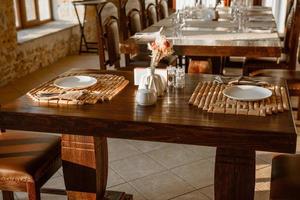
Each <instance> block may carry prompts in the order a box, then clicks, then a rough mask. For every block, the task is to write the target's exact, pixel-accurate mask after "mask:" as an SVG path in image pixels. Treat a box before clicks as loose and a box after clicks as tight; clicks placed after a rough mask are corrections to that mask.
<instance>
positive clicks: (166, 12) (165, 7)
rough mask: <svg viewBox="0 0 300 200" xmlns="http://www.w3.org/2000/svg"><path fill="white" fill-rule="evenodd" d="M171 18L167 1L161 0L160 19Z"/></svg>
mask: <svg viewBox="0 0 300 200" xmlns="http://www.w3.org/2000/svg"><path fill="white" fill-rule="evenodd" d="M167 17H169V6H168V2H167V0H160V2H159V19H164V18H167Z"/></svg>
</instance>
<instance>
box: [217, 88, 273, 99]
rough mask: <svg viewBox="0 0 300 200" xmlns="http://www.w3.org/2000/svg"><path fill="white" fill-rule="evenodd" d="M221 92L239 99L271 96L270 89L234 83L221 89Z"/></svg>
mask: <svg viewBox="0 0 300 200" xmlns="http://www.w3.org/2000/svg"><path fill="white" fill-rule="evenodd" d="M223 94H224V95H225V96H226V97H228V98H230V99H234V100H239V101H258V100H263V99H266V98H268V97H270V96H272V91H271V90H269V89H266V88H263V87H258V86H253V85H235V86H232V87H228V88H226V89H225V90H223Z"/></svg>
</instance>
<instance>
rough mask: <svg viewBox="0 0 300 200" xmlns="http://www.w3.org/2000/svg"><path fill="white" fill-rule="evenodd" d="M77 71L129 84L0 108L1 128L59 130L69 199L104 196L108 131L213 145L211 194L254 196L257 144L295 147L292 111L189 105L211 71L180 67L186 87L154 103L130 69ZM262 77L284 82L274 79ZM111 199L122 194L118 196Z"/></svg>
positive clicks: (249, 199) (226, 199)
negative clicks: (100, 94)
mask: <svg viewBox="0 0 300 200" xmlns="http://www.w3.org/2000/svg"><path fill="white" fill-rule="evenodd" d="M77 71H78V70H77ZM77 71H76V72H77ZM73 72H74V71H73ZM78 72H81V73H86V74H98V73H112V74H116V75H120V76H124V77H125V78H126V79H127V80H129V81H130V84H129V85H128V86H127V87H126V88H125V89H124V90H122V91H121V93H120V94H118V95H117V96H116V97H114V98H113V99H112V100H111V101H109V102H104V103H98V104H94V105H56V104H54V105H52V104H47V103H46V104H45V103H44V104H41V103H38V102H34V101H33V100H32V99H31V98H30V97H28V96H27V95H24V96H22V97H20V98H18V99H17V100H15V101H12V102H10V103H7V104H5V105H1V108H0V127H1V128H2V129H16V130H28V131H38V132H50V133H62V134H63V135H62V160H63V171H64V179H65V184H66V190H67V194H68V198H69V199H74V200H76V199H78V200H79V199H80V200H82V199H96V198H97V199H103V197H104V195H105V192H106V184H107V173H108V172H107V169H108V153H107V138H122V139H133V140H145V141H156V142H169V143H179V144H194V145H202V146H214V147H217V153H216V159H215V199H216V200H241V199H243V200H253V199H254V186H255V152H256V151H270V152H282V153H295V149H296V130H295V125H294V121H293V118H292V113H291V111H286V112H283V113H278V114H276V115H270V116H266V117H257V116H240V115H239V116H238V115H227V114H212V113H207V112H203V111H201V110H199V109H197V108H195V107H193V106H191V105H189V104H188V102H189V98H190V97H191V95H192V93H193V91H194V89H195V87H196V86H197V84H198V82H199V81H209V80H210V81H211V80H214V78H215V77H214V76H213V75H200V74H194V75H190V74H186V85H185V88H183V89H174V90H171V89H170V90H169V91H168V92H166V94H165V95H164V96H163V97H160V98H159V99H158V102H157V103H156V105H155V106H149V107H143V106H139V105H138V104H137V103H136V101H135V96H136V91H137V86H134V81H133V73H132V72H119V71H111V72H110V71H98V70H81V71H78ZM67 73H70V72H67ZM67 73H66V74H67ZM264 81H268V82H269V83H273V84H274V83H276V84H279V85H281V86H283V87H286V83H285V81H283V80H281V79H275V78H264ZM199 173H201V171H200V169H199ZM110 194H111V193H110ZM114 197H116V196H114ZM109 198H112V195H110V197H109ZM115 199H122V198H121V197H120V195H119V196H118V198H115ZM123 199H124V196H123Z"/></svg>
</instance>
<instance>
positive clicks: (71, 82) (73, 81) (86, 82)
mask: <svg viewBox="0 0 300 200" xmlns="http://www.w3.org/2000/svg"><path fill="white" fill-rule="evenodd" d="M96 83H97V79H95V78H94V77H90V76H68V77H63V78H59V79H57V80H55V81H54V83H53V84H54V85H55V86H56V87H59V88H62V89H69V90H70V89H83V88H87V87H90V86H92V85H95V84H96Z"/></svg>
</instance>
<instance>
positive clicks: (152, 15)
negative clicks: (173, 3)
mask: <svg viewBox="0 0 300 200" xmlns="http://www.w3.org/2000/svg"><path fill="white" fill-rule="evenodd" d="M146 18H147V27H148V26H151V25H153V24H155V23H157V22H158V15H157V10H156V5H155V4H154V3H150V4H148V6H147V8H146Z"/></svg>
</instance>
